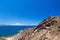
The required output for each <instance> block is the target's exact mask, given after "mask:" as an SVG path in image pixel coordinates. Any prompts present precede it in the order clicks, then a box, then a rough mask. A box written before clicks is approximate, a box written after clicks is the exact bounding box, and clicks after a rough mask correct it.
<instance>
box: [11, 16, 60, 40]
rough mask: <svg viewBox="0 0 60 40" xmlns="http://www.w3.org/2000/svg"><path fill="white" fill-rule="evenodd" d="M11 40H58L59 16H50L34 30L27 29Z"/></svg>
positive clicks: (59, 39) (59, 35)
mask: <svg viewBox="0 0 60 40" xmlns="http://www.w3.org/2000/svg"><path fill="white" fill-rule="evenodd" d="M12 40H60V16H51V17H48V18H47V19H45V20H43V21H42V22H41V23H39V25H37V26H36V27H35V28H29V29H26V30H24V31H23V32H21V33H20V34H19V35H17V36H14V37H13V39H12Z"/></svg>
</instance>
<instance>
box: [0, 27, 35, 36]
mask: <svg viewBox="0 0 60 40" xmlns="http://www.w3.org/2000/svg"><path fill="white" fill-rule="evenodd" d="M33 27H34V26H0V36H11V35H15V34H17V33H18V32H19V31H20V30H24V29H27V28H33Z"/></svg>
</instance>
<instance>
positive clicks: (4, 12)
mask: <svg viewBox="0 0 60 40" xmlns="http://www.w3.org/2000/svg"><path fill="white" fill-rule="evenodd" d="M49 16H60V0H0V24H7V25H10V24H24V25H37V24H39V23H40V22H41V21H42V20H44V19H45V18H47V17H49Z"/></svg>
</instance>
